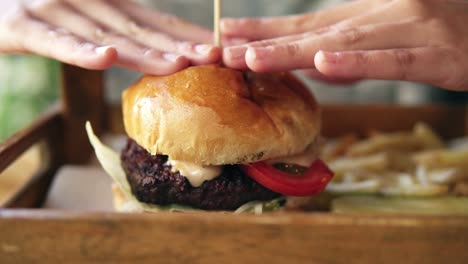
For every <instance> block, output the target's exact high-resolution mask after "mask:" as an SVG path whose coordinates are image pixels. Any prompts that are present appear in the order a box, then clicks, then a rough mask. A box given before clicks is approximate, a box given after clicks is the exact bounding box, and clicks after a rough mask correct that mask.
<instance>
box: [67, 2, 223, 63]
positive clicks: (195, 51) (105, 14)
mask: <svg viewBox="0 0 468 264" xmlns="http://www.w3.org/2000/svg"><path fill="white" fill-rule="evenodd" d="M66 1H67V2H68V3H69V4H70V5H72V6H73V7H74V8H76V9H78V10H79V11H80V12H82V13H83V14H85V15H86V16H88V17H90V18H92V19H93V20H96V21H97V22H99V23H101V24H103V25H105V26H106V27H108V28H110V29H112V30H113V31H115V32H117V33H119V34H122V35H124V36H126V37H128V38H131V39H134V40H135V41H137V42H139V43H140V44H142V45H147V46H150V47H153V48H155V49H158V50H160V51H164V52H171V53H178V54H181V55H185V56H187V57H189V58H190V59H191V61H192V62H193V63H194V64H206V63H212V62H216V61H218V60H219V58H220V57H221V51H220V50H219V48H216V47H213V46H211V45H206V44H202V45H196V44H195V43H192V42H185V41H184V42H179V41H176V40H175V39H174V38H172V37H171V36H169V35H167V34H164V33H161V32H157V31H154V30H151V29H149V28H146V27H142V26H140V25H138V24H137V23H135V21H133V20H132V18H131V17H129V16H128V15H127V14H125V13H123V12H122V11H120V10H119V9H118V8H117V7H116V6H112V5H110V4H109V3H107V2H106V1H102V0H94V1H89V2H87V4H86V5H83V4H82V3H81V1H80V0H66Z"/></svg>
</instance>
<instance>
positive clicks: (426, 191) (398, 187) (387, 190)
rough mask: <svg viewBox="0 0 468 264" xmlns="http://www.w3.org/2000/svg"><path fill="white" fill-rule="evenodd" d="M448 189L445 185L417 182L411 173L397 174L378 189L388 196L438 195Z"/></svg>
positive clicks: (445, 192)
mask: <svg viewBox="0 0 468 264" xmlns="http://www.w3.org/2000/svg"><path fill="white" fill-rule="evenodd" d="M448 191H449V187H448V186H447V185H438V184H432V183H421V182H417V181H415V180H414V177H412V175H397V177H396V178H395V179H393V181H392V182H391V183H390V184H387V185H386V186H385V187H384V188H382V189H381V190H380V192H381V193H382V194H384V195H389V196H438V195H444V194H447V193H448Z"/></svg>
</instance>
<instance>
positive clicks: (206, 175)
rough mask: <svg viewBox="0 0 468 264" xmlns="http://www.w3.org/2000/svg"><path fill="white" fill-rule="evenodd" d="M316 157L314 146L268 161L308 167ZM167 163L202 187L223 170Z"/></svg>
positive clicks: (174, 170)
mask: <svg viewBox="0 0 468 264" xmlns="http://www.w3.org/2000/svg"><path fill="white" fill-rule="evenodd" d="M316 159H317V154H316V152H315V151H313V148H310V149H309V150H306V151H305V152H304V153H301V154H296V155H293V156H289V157H281V158H275V159H270V160H267V161H266V162H268V163H270V164H275V163H287V164H296V165H299V166H303V167H307V168H308V167H309V166H310V165H311V164H312V163H313V162H314V161H315V160H316ZM166 164H167V165H171V166H172V169H171V171H172V172H179V173H180V174H181V175H182V176H184V177H185V178H187V180H188V181H189V182H190V184H191V185H192V186H193V187H200V186H201V185H202V184H203V182H205V181H209V180H212V179H214V178H216V177H218V176H219V175H220V174H221V172H222V170H223V166H201V165H197V164H194V163H190V162H185V161H179V160H171V159H169V160H168V161H167V163H166Z"/></svg>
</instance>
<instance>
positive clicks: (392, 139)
mask: <svg viewBox="0 0 468 264" xmlns="http://www.w3.org/2000/svg"><path fill="white" fill-rule="evenodd" d="M421 147H422V143H421V141H420V140H419V139H418V138H416V137H415V136H414V135H413V134H411V133H392V134H381V135H377V136H374V137H372V138H370V139H367V140H363V141H361V142H359V143H356V144H354V145H352V146H351V147H350V148H349V150H348V152H347V153H346V154H347V155H349V156H365V155H370V154H374V153H378V152H383V151H400V152H409V151H415V150H418V149H421Z"/></svg>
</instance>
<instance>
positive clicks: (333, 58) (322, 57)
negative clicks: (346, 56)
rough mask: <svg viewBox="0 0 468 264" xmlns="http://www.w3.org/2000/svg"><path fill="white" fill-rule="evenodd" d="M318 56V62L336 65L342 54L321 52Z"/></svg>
mask: <svg viewBox="0 0 468 264" xmlns="http://www.w3.org/2000/svg"><path fill="white" fill-rule="evenodd" d="M316 56H317V57H318V58H317V60H319V61H322V62H325V63H330V64H336V63H338V57H339V56H340V53H338V52H329V51H323V50H321V51H319V52H318V53H317V55H316Z"/></svg>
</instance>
